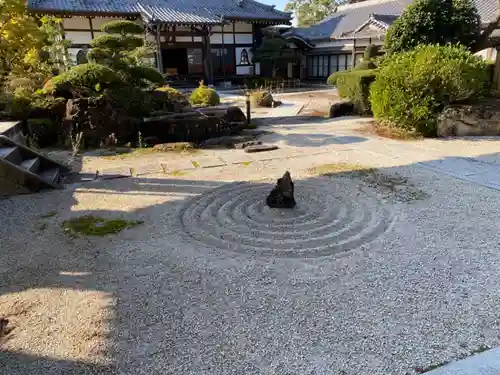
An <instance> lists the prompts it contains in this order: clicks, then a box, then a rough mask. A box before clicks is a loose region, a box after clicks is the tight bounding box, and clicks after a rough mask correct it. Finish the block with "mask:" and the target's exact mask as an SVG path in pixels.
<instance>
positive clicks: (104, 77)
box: [43, 64, 122, 94]
mask: <svg viewBox="0 0 500 375" xmlns="http://www.w3.org/2000/svg"><path fill="white" fill-rule="evenodd" d="M121 82H122V81H121V79H120V77H119V76H118V75H117V74H116V72H115V71H114V70H113V69H111V68H108V67H107V66H104V65H100V64H82V65H77V66H75V67H73V68H71V69H70V70H68V71H67V72H64V73H62V74H60V75H58V76H55V77H53V78H52V79H50V80H49V81H47V82H46V83H45V85H44V86H43V92H44V93H49V94H50V93H53V92H57V91H58V90H59V89H64V88H73V87H85V88H87V89H90V90H92V91H100V90H102V89H104V88H107V87H113V86H115V85H117V84H120V83H121Z"/></svg>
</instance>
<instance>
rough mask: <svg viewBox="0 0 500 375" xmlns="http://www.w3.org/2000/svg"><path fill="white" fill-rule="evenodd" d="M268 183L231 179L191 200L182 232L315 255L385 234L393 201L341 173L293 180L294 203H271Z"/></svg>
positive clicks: (231, 245)
mask: <svg viewBox="0 0 500 375" xmlns="http://www.w3.org/2000/svg"><path fill="white" fill-rule="evenodd" d="M272 188H273V185H272V184H267V183H251V182H242V183H232V184H229V185H226V186H224V187H222V188H217V189H214V190H213V191H211V192H209V193H205V194H202V195H201V196H199V197H197V198H195V199H193V200H190V201H189V203H188V204H187V205H186V206H185V207H184V209H183V210H182V211H181V222H182V227H183V230H184V231H185V233H187V234H188V235H189V236H190V237H191V238H193V239H195V240H196V241H198V242H201V243H203V244H205V245H209V246H211V247H214V248H217V249H227V250H232V251H235V252H243V253H249V254H256V255H263V256H277V257H318V256H327V255H332V254H335V253H340V252H345V251H349V250H352V249H355V248H357V247H359V246H361V245H363V244H365V243H367V242H370V241H372V240H374V239H375V238H377V237H378V236H380V235H381V234H383V233H384V232H385V231H386V230H387V229H388V228H389V227H390V225H391V222H392V220H393V218H394V206H392V205H390V204H388V203H385V202H384V201H382V200H380V199H378V198H377V196H376V195H374V194H370V193H368V192H361V191H359V189H358V188H357V186H354V184H353V183H352V181H351V182H349V181H344V180H343V179H338V181H337V180H331V179H322V178H318V179H314V180H304V181H296V182H295V199H296V201H297V206H296V207H295V208H294V209H293V210H291V209H288V210H287V209H270V208H269V207H267V206H266V202H265V201H266V197H267V195H268V194H269V192H270V191H271V189H272Z"/></svg>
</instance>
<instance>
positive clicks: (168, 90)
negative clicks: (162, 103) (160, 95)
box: [156, 86, 188, 103]
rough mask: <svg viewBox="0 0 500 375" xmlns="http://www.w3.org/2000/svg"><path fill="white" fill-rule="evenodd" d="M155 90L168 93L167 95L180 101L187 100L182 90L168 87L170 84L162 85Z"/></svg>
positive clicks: (184, 101)
mask: <svg viewBox="0 0 500 375" xmlns="http://www.w3.org/2000/svg"><path fill="white" fill-rule="evenodd" d="M156 91H161V92H166V93H167V94H168V97H169V98H170V99H173V100H177V101H179V102H181V103H187V102H188V100H187V98H186V95H184V94H183V93H182V92H180V91H179V90H177V89H175V88H173V87H170V86H162V87H158V88H157V89H156Z"/></svg>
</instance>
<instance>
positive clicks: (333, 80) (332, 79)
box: [326, 71, 346, 86]
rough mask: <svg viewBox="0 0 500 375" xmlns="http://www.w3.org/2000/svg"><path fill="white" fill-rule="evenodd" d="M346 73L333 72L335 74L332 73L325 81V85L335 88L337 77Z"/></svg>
mask: <svg viewBox="0 0 500 375" xmlns="http://www.w3.org/2000/svg"><path fill="white" fill-rule="evenodd" d="M344 73H346V72H345V71H342V72H335V73H332V74H330V75H329V76H328V78H327V79H326V83H327V84H328V85H331V86H337V78H338V76H339V75H341V74H344Z"/></svg>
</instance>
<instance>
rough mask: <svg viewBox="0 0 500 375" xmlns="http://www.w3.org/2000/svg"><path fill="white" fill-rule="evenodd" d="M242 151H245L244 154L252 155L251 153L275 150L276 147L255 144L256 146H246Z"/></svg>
mask: <svg viewBox="0 0 500 375" xmlns="http://www.w3.org/2000/svg"><path fill="white" fill-rule="evenodd" d="M244 149H245V152H248V153H252V152H263V151H273V150H277V149H278V146H276V145H265V144H257V145H252V146H247V147H245V148H244Z"/></svg>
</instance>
